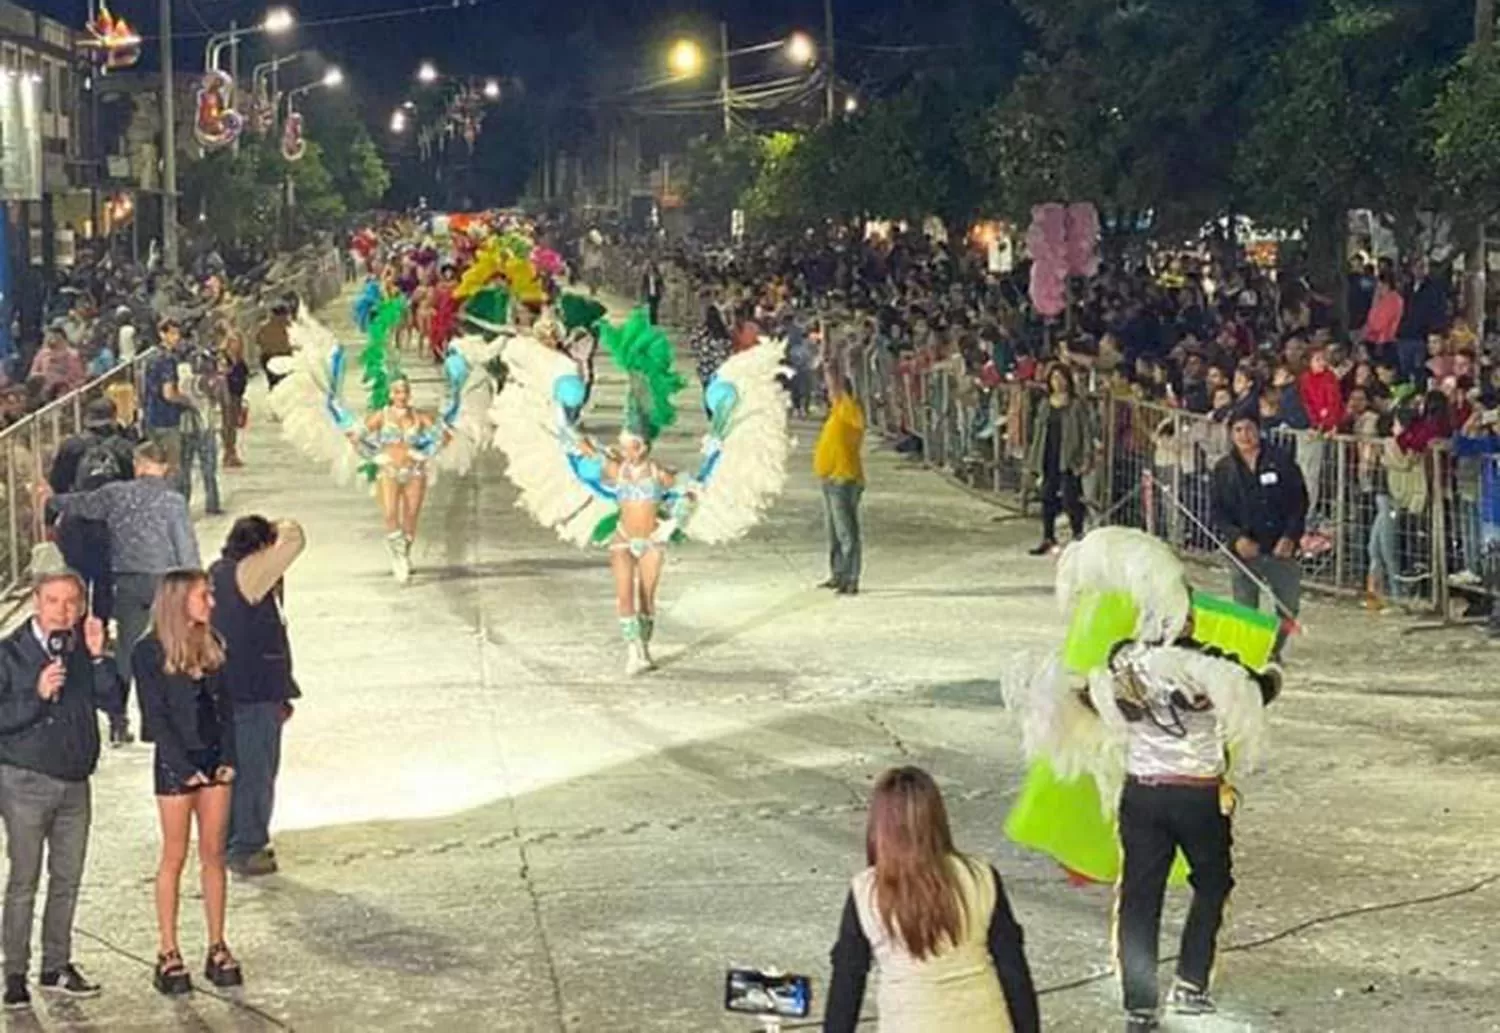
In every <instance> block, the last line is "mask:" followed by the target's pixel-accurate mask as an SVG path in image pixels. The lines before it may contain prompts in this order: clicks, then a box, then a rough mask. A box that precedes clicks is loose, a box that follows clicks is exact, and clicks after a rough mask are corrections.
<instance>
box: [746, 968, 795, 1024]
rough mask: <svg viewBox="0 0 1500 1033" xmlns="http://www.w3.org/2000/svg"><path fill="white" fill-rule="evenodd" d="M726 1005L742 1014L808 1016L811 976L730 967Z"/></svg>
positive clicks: (789, 1016)
mask: <svg viewBox="0 0 1500 1033" xmlns="http://www.w3.org/2000/svg"><path fill="white" fill-rule="evenodd" d="M724 1008H725V1010H727V1011H732V1012H736V1013H738V1014H740V1015H759V1016H762V1017H764V1018H770V1019H805V1018H807V1015H808V1012H810V1011H811V1010H812V980H811V979H809V978H808V977H807V976H793V975H783V974H781V973H779V972H762V971H759V970H758V969H751V968H731V969H730V970H729V971H728V972H727V973H726V974H725V976H724ZM772 1028H775V1026H774V1023H773V1025H772Z"/></svg>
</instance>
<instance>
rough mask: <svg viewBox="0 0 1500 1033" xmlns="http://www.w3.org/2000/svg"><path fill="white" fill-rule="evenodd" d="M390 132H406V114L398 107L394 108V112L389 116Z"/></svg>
mask: <svg viewBox="0 0 1500 1033" xmlns="http://www.w3.org/2000/svg"><path fill="white" fill-rule="evenodd" d="M391 132H393V133H404V132H406V114H405V112H403V111H401V110H400V109H399V108H398V109H397V110H396V113H395V114H393V115H392V116H391Z"/></svg>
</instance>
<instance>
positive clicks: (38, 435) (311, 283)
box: [0, 252, 344, 598]
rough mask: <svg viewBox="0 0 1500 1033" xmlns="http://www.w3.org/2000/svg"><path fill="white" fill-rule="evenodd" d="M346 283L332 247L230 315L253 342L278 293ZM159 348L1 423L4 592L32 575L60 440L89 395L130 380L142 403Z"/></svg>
mask: <svg viewBox="0 0 1500 1033" xmlns="http://www.w3.org/2000/svg"><path fill="white" fill-rule="evenodd" d="M343 286H344V282H343V273H342V270H341V268H340V263H339V256H338V254H337V253H336V252H330V253H328V254H327V255H323V256H320V257H319V258H318V259H317V260H316V261H315V262H313V263H310V264H308V265H306V266H305V267H304V268H302V269H299V270H298V271H297V272H296V273H294V274H293V275H292V276H290V277H288V278H286V279H284V280H281V281H278V282H277V283H276V284H268V285H266V286H265V287H264V288H263V289H262V290H261V291H260V299H261V300H255V299H243V298H242V299H235V300H234V301H232V302H230V303H229V311H228V315H229V318H230V320H231V321H232V322H233V323H234V325H235V326H236V328H237V329H239V330H240V332H241V333H242V334H243V335H244V338H245V340H246V341H247V342H252V341H253V340H254V335H255V330H256V329H257V327H258V326H259V325H260V323H261V322H262V321H263V320H264V319H265V316H266V314H267V313H268V311H269V307H270V304H271V303H272V301H273V300H274V299H275V298H278V297H280V296H281V295H283V294H285V293H286V292H287V291H289V290H295V291H297V293H298V295H299V296H300V297H302V298H303V299H304V300H305V302H306V303H308V304H310V305H312V306H313V307H319V306H322V305H325V304H327V303H328V302H329V301H332V300H333V299H335V298H336V297H338V295H339V294H340V293H341V292H342V290H343ZM155 355H156V350H155V349H154V348H152V349H147V350H146V351H144V352H141V353H140V354H138V355H135V356H133V357H132V358H130V359H129V360H127V361H125V362H122V363H120V364H119V365H117V366H115V368H114V369H112V370H110V371H109V372H108V373H106V374H105V375H104V376H102V377H99V378H97V379H95V380H91V381H89V382H88V383H87V384H85V385H83V386H82V387H80V388H79V389H77V390H76V391H72V392H70V393H68V394H66V395H64V396H63V397H61V398H59V399H57V400H56V401H54V402H52V403H50V404H48V405H45V406H43V407H42V408H40V409H38V410H37V411H36V412H33V413H31V414H29V415H27V416H25V417H23V418H21V419H20V420H18V421H17V422H16V423H14V424H12V425H11V426H9V427H7V428H5V429H4V430H0V464H3V465H4V469H3V477H0V492H3V495H4V506H5V514H4V518H3V522H0V597H3V598H13V597H14V596H15V595H16V594H17V593H18V592H20V591H22V590H24V588H25V587H26V585H27V584H28V582H29V581H30V576H31V552H32V547H33V546H35V545H36V544H37V542H39V541H41V540H42V539H43V537H44V535H45V529H44V528H43V526H42V520H41V514H40V512H38V510H37V508H36V506H35V499H36V488H37V485H38V484H40V483H42V482H43V481H44V480H45V479H46V476H47V472H48V471H49V470H50V469H51V468H52V461H53V459H54V458H56V456H57V450H58V447H59V446H60V445H61V444H62V443H63V442H64V441H66V440H67V439H68V438H70V437H73V436H74V435H77V434H79V433H81V432H82V431H83V418H84V410H85V409H87V408H88V405H89V403H90V402H93V401H95V400H96V399H99V398H104V397H111V398H112V400H118V392H119V391H121V390H123V389H124V386H125V385H129V392H127V395H126V397H127V398H129V397H131V396H130V392H133V400H132V404H134V405H136V406H137V407H138V406H139V405H140V399H141V397H142V390H141V389H142V382H143V379H144V375H145V370H146V366H147V364H148V363H149V362H150V361H151V359H152V358H153V357H154V356H155Z"/></svg>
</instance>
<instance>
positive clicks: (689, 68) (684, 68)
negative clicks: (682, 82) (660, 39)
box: [667, 39, 703, 78]
mask: <svg viewBox="0 0 1500 1033" xmlns="http://www.w3.org/2000/svg"><path fill="white" fill-rule="evenodd" d="M667 67H669V68H670V69H672V72H673V73H674V74H676V75H680V76H683V77H684V78H686V77H688V76H693V75H697V74H698V73H699V72H701V71H703V48H702V47H700V46H699V45H698V44H696V43H694V42H693V41H692V40H690V39H680V40H678V41H677V42H676V43H674V44H672V49H671V51H670V52H668V54H667Z"/></svg>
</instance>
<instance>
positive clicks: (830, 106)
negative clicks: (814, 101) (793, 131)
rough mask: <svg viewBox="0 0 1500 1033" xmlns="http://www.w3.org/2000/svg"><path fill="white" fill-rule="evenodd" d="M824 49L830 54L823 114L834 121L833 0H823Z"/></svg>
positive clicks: (836, 74) (836, 70) (825, 75)
mask: <svg viewBox="0 0 1500 1033" xmlns="http://www.w3.org/2000/svg"><path fill="white" fill-rule="evenodd" d="M823 50H824V52H825V53H826V54H827V55H828V58H827V61H826V63H825V64H824V66H823V109H824V110H823V116H824V118H826V119H827V120H828V121H829V122H832V121H833V116H834V103H835V101H836V100H837V98H836V97H835V96H834V85H835V80H836V79H837V78H838V64H837V63H836V62H835V60H834V54H835V51H834V41H833V0H823Z"/></svg>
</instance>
